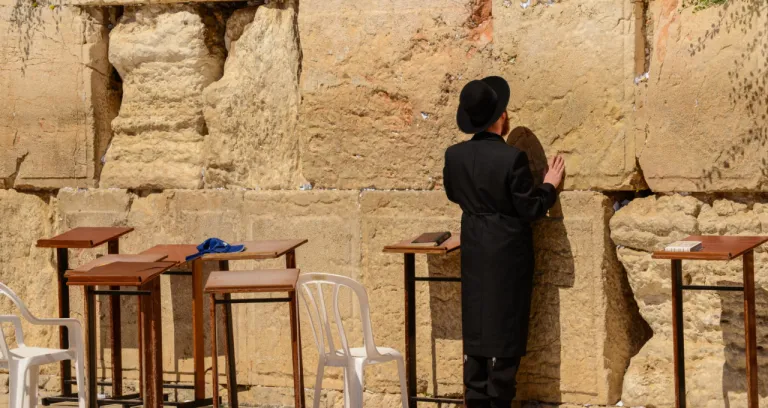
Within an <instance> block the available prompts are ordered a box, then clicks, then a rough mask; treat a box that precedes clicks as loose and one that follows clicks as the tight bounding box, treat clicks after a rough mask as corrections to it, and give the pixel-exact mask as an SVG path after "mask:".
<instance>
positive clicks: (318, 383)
mask: <svg viewBox="0 0 768 408" xmlns="http://www.w3.org/2000/svg"><path fill="white" fill-rule="evenodd" d="M324 373H325V361H323V359H322V358H321V359H320V360H319V361H318V362H317V379H316V380H315V398H314V400H313V401H312V407H313V408H320V392H321V391H322V390H323V374H324Z"/></svg>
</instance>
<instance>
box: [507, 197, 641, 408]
mask: <svg viewBox="0 0 768 408" xmlns="http://www.w3.org/2000/svg"><path fill="white" fill-rule="evenodd" d="M610 204H611V203H610V200H609V199H608V198H607V197H606V196H604V195H602V194H599V193H590V192H572V193H562V194H561V195H560V208H561V209H562V217H560V216H558V217H550V218H545V219H543V220H541V221H540V222H538V223H537V224H536V227H535V230H534V247H535V251H536V274H535V277H534V279H535V280H534V294H533V300H532V306H531V323H530V333H529V343H528V344H529V346H528V356H527V357H526V358H525V359H523V362H522V365H521V368H520V372H519V374H518V382H519V392H518V395H519V398H520V399H522V400H537V401H563V402H570V403H590V404H613V403H616V402H617V401H618V400H619V399H620V396H621V387H622V379H623V376H624V370H625V369H626V367H627V365H628V364H629V359H630V357H631V356H632V355H634V354H635V353H636V352H637V350H638V349H639V347H640V345H641V344H642V341H644V340H645V335H646V334H645V327H644V326H643V324H642V320H641V318H640V316H639V315H638V314H637V305H635V303H634V302H633V301H632V299H631V293H630V288H629V285H628V283H627V281H626V276H625V274H624V270H623V269H622V268H621V264H620V263H619V262H618V260H617V259H616V256H615V253H614V248H613V244H612V243H611V240H610V237H609V230H608V220H609V218H610V216H611V215H612V210H611V206H610Z"/></svg>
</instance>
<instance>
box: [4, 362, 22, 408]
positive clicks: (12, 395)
mask: <svg viewBox="0 0 768 408" xmlns="http://www.w3.org/2000/svg"><path fill="white" fill-rule="evenodd" d="M8 366H9V367H8V368H9V370H8V371H9V374H10V375H9V376H8V395H9V401H8V406H9V407H18V406H19V405H20V404H19V403H18V401H19V398H21V396H22V395H23V390H20V389H19V383H20V382H21V384H22V387H23V384H24V381H19V365H18V363H16V362H15V361H9V362H8ZM23 378H24V377H22V380H23Z"/></svg>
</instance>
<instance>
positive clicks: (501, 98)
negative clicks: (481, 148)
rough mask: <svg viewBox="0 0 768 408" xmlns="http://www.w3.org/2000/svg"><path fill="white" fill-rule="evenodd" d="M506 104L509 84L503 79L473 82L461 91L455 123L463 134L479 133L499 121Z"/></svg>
mask: <svg viewBox="0 0 768 408" xmlns="http://www.w3.org/2000/svg"><path fill="white" fill-rule="evenodd" d="M508 103H509V84H507V81H506V80H505V79H504V78H502V77H498V76H491V77H488V78H483V79H481V80H474V81H472V82H470V83H468V84H467V85H465V86H464V89H462V90H461V96H460V97H459V110H458V112H457V113H456V123H458V125H459V129H461V131H462V132H464V133H477V132H481V131H483V130H485V129H488V128H489V127H490V126H491V125H493V124H494V123H495V122H496V121H497V120H499V118H500V117H501V114H502V113H504V110H506V109H507V104H508Z"/></svg>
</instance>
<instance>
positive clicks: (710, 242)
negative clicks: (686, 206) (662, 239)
mask: <svg viewBox="0 0 768 408" xmlns="http://www.w3.org/2000/svg"><path fill="white" fill-rule="evenodd" d="M682 241H701V245H702V249H701V250H699V251H694V252H666V251H656V252H654V253H653V259H686V260H702V261H707V260H711V261H729V260H731V259H734V258H738V257H740V256H741V255H743V254H744V253H745V252H747V251H749V250H751V249H754V248H755V247H758V246H760V245H762V244H764V243H765V242H768V237H746V236H729V237H723V236H701V235H691V236H689V237H688V238H685V239H684V240H682Z"/></svg>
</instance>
